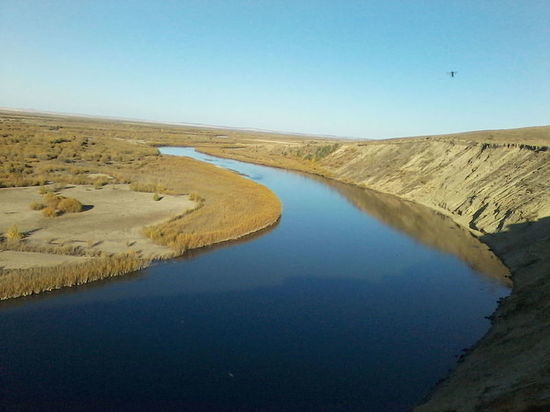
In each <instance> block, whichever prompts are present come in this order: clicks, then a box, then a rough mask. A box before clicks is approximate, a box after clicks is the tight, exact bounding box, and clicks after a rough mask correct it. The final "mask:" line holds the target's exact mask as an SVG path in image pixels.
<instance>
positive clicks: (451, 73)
mask: <svg viewBox="0 0 550 412" xmlns="http://www.w3.org/2000/svg"><path fill="white" fill-rule="evenodd" d="M457 73H458V72H454V71H453V72H447V74H448V75H449V76H451V77H455V76H456V74H457Z"/></svg>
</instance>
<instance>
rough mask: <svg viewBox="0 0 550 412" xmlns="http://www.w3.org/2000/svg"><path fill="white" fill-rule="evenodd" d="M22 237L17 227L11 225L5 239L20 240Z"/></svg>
mask: <svg viewBox="0 0 550 412" xmlns="http://www.w3.org/2000/svg"><path fill="white" fill-rule="evenodd" d="M22 238H23V235H22V234H21V232H19V229H18V228H17V225H15V224H14V225H11V226H10V228H9V229H8V230H7V231H6V239H8V240H21V239H22Z"/></svg>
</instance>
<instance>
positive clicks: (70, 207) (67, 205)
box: [57, 197, 83, 213]
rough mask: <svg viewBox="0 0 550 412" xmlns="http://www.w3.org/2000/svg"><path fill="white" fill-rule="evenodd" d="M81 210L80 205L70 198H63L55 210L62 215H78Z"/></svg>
mask: <svg viewBox="0 0 550 412" xmlns="http://www.w3.org/2000/svg"><path fill="white" fill-rule="evenodd" d="M82 208H83V206H82V203H80V202H79V201H78V200H76V199H74V198H72V197H66V198H63V199H61V200H60V201H59V203H58V204H57V209H58V210H59V211H61V212H63V213H78V212H81V211H82Z"/></svg>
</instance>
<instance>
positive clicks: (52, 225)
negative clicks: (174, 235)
mask: <svg viewBox="0 0 550 412" xmlns="http://www.w3.org/2000/svg"><path fill="white" fill-rule="evenodd" d="M60 194H61V195H63V196H66V197H74V198H76V199H78V200H79V201H80V202H81V203H82V204H83V205H85V210H84V211H83V212H80V213H70V214H65V215H62V216H58V217H55V218H48V217H44V216H43V215H42V213H41V212H40V211H36V210H32V209H31V208H30V204H31V202H33V201H37V202H39V201H40V200H41V196H40V194H39V192H38V188H37V187H25V188H7V189H0V232H1V233H5V232H6V230H7V229H8V228H9V227H10V226H11V225H12V224H17V227H18V229H19V231H20V232H21V233H24V234H25V238H26V243H27V244H29V245H32V246H36V247H38V246H45V247H56V246H57V247H60V246H81V247H83V248H85V249H87V250H93V251H103V252H107V253H122V252H126V251H128V250H133V251H136V252H140V253H141V254H142V255H143V256H144V257H148V258H151V257H165V256H169V255H170V254H171V253H173V252H172V250H171V249H169V248H168V247H165V246H161V245H157V244H154V243H153V242H152V241H151V240H150V239H148V238H146V237H145V236H144V234H143V227H144V226H147V225H153V224H157V223H160V222H163V221H165V220H167V219H169V218H172V217H175V216H178V215H181V214H183V213H185V212H186V211H189V210H190V209H193V208H194V207H195V206H196V203H195V202H194V201H191V200H189V199H188V197H187V196H183V195H182V196H170V195H162V199H161V200H160V201H155V200H153V194H152V193H142V192H134V191H132V190H130V188H129V187H128V185H121V184H117V185H106V186H104V187H103V188H102V189H99V190H98V189H95V188H94V187H93V186H90V185H79V186H74V185H72V186H68V187H67V188H66V189H63V190H62V191H61V192H60ZM30 256H31V255H29V254H28V253H22V252H14V251H10V252H9V253H8V252H6V251H4V252H3V253H2V257H1V259H2V260H1V261H0V266H4V268H5V269H8V268H9V269H15V268H26V267H30V266H37V262H38V261H40V260H41V261H42V263H43V264H42V265H41V266H52V265H57V264H60V263H65V262H69V261H70V262H74V257H73V256H63V255H51V254H46V255H44V254H41V257H40V258H39V256H38V255H32V256H33V258H32V259H30Z"/></svg>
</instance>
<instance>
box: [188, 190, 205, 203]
mask: <svg viewBox="0 0 550 412" xmlns="http://www.w3.org/2000/svg"><path fill="white" fill-rule="evenodd" d="M189 199H190V200H192V201H193V202H202V201H203V200H204V199H203V198H202V197H201V196H200V195H199V194H198V193H195V192H193V193H189Z"/></svg>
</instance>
